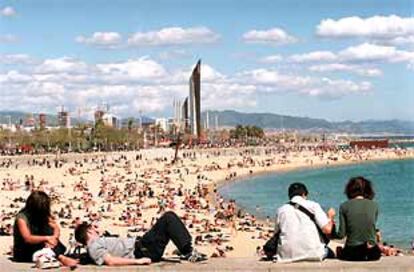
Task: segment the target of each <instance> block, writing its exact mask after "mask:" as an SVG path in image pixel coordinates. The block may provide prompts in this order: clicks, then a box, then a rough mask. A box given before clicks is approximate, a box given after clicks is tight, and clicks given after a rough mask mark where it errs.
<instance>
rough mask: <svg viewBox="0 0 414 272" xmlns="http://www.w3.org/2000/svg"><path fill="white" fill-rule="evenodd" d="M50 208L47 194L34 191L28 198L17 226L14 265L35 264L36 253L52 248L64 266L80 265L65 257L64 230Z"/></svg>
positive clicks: (16, 221) (17, 218)
mask: <svg viewBox="0 0 414 272" xmlns="http://www.w3.org/2000/svg"><path fill="white" fill-rule="evenodd" d="M50 206H51V200H50V197H49V196H48V195H47V194H46V193H45V192H42V191H34V192H32V193H31V194H30V196H29V197H28V198H27V200H26V205H25V207H24V208H23V209H22V210H21V211H20V212H19V213H18V214H17V215H16V220H15V223H14V229H13V241H14V245H13V259H14V261H16V262H32V260H33V259H32V258H33V254H34V253H35V252H36V251H39V250H41V249H43V248H50V249H51V250H52V251H53V252H54V254H55V255H56V258H57V260H59V261H60V262H61V264H63V265H65V266H75V265H76V264H77V261H76V260H74V259H72V258H69V257H66V256H64V255H63V254H64V253H65V251H66V247H65V246H64V245H63V244H62V243H61V242H60V241H59V236H60V228H59V225H58V224H57V223H56V221H55V220H54V219H53V217H52V214H51V210H50Z"/></svg>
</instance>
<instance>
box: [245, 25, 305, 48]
mask: <svg viewBox="0 0 414 272" xmlns="http://www.w3.org/2000/svg"><path fill="white" fill-rule="evenodd" d="M243 40H244V41H245V42H247V43H258V44H269V45H283V44H290V43H295V42H297V38H295V37H293V36H291V35H289V34H288V33H286V31H284V30H283V29H280V28H271V29H268V30H250V31H248V32H246V33H244V34H243Z"/></svg>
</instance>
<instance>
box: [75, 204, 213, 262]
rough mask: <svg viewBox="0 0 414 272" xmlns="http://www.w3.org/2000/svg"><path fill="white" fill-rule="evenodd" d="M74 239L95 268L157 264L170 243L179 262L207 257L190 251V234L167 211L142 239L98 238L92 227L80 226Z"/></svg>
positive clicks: (176, 218) (172, 213) (198, 260)
mask: <svg viewBox="0 0 414 272" xmlns="http://www.w3.org/2000/svg"><path fill="white" fill-rule="evenodd" d="M75 239H76V241H78V242H79V243H81V244H83V245H85V246H86V247H87V251H88V254H89V256H90V257H91V258H92V260H93V261H94V262H95V263H96V264H97V265H103V264H106V265H110V266H115V265H146V264H150V263H151V262H159V261H161V259H162V255H163V254H164V250H165V247H166V246H167V244H168V242H169V241H170V240H172V241H173V243H174V244H175V246H176V247H177V248H178V250H179V251H180V253H181V259H182V260H187V261H190V262H200V261H204V260H207V258H206V255H204V254H201V253H198V252H197V251H196V250H195V249H194V248H193V246H192V242H191V235H190V233H189V232H188V230H187V229H186V227H185V226H184V224H183V222H182V221H181V220H180V218H178V216H177V215H176V214H175V213H174V212H166V213H165V214H164V215H163V216H161V217H160V218H159V219H158V221H157V222H156V223H155V225H154V226H153V227H152V228H151V229H150V230H149V231H148V232H147V233H145V234H144V236H143V237H137V238H117V237H100V236H99V234H98V232H97V231H96V229H95V228H94V227H93V226H92V225H90V224H87V223H82V224H80V225H79V226H77V227H76V229H75Z"/></svg>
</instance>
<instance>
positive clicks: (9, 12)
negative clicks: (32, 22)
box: [0, 6, 16, 17]
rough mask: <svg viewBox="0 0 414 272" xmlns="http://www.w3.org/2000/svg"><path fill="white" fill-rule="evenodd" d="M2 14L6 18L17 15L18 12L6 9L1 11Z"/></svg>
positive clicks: (10, 8) (11, 8)
mask: <svg viewBox="0 0 414 272" xmlns="http://www.w3.org/2000/svg"><path fill="white" fill-rule="evenodd" d="M0 14H1V15H2V16H4V17H12V16H15V15H16V10H15V9H14V8H13V7H10V6H8V7H4V8H2V9H1V11H0Z"/></svg>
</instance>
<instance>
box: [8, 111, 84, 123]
mask: <svg viewBox="0 0 414 272" xmlns="http://www.w3.org/2000/svg"><path fill="white" fill-rule="evenodd" d="M31 115H32V117H33V118H34V119H35V120H36V122H38V121H39V114H38V113H34V114H31ZM9 116H10V120H11V123H12V124H18V123H19V122H20V120H23V121H24V120H25V119H26V118H27V117H28V116H30V113H27V112H22V111H0V124H7V123H9ZM70 122H71V124H76V123H77V119H75V118H71V120H70ZM57 123H58V122H57V116H56V115H53V114H46V126H55V125H57Z"/></svg>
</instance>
